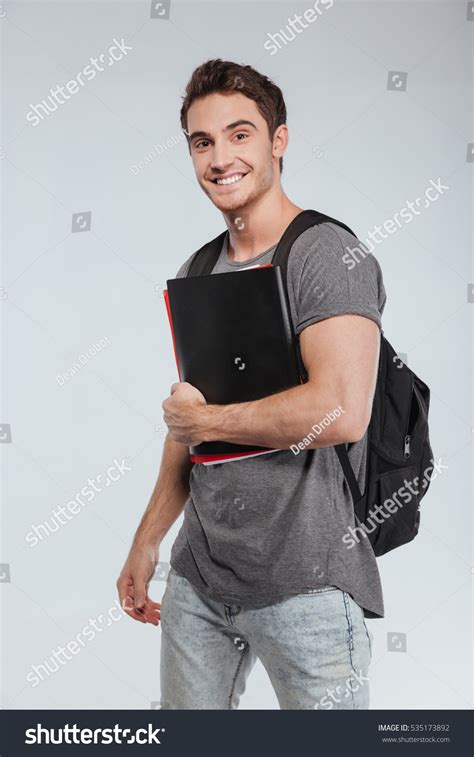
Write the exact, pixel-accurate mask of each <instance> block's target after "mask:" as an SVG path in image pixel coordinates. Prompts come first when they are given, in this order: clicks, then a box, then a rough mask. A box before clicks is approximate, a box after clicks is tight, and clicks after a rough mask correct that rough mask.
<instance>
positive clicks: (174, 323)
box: [165, 265, 301, 463]
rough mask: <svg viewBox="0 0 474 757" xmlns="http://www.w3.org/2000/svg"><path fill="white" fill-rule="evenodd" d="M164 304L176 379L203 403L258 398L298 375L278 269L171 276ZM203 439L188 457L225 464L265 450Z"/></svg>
mask: <svg viewBox="0 0 474 757" xmlns="http://www.w3.org/2000/svg"><path fill="white" fill-rule="evenodd" d="M167 285H168V289H167V290H166V291H165V302H166V307H167V311H168V317H169V320H170V326H171V331H172V337H173V345H174V351H175V356H176V363H177V366H178V374H179V378H180V381H187V382H189V383H190V384H192V385H193V386H195V387H196V388H197V389H199V390H200V391H201V392H202V394H203V395H204V397H205V398H206V401H207V402H208V403H210V404H234V403H238V402H248V401H251V400H256V399H261V398H262V397H267V396H269V395H271V394H275V393H277V392H280V391H283V390H285V389H289V388H291V387H292V386H297V385H298V384H299V383H300V381H301V378H300V373H299V370H298V361H297V354H296V348H295V336H294V332H293V327H292V322H291V317H290V313H289V309H288V303H287V299H286V293H285V290H284V287H283V283H282V279H281V271H280V268H279V267H274V266H272V265H269V266H261V267H255V268H249V269H244V270H242V271H236V272H231V273H217V274H209V275H204V276H190V277H188V278H180V279H171V280H169V281H168V282H167ZM271 451H272V450H268V449H267V448H263V447H255V446H249V445H241V444H232V443H229V442H204V443H202V444H199V445H197V446H195V447H191V448H190V454H191V459H192V460H193V462H204V463H210V462H226V461H230V460H235V459H240V458H242V457H247V456H249V455H255V454H263V453H266V452H271Z"/></svg>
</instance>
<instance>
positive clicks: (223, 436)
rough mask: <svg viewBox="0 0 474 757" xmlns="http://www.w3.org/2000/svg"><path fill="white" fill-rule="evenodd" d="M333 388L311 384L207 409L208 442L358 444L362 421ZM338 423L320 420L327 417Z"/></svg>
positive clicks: (313, 445)
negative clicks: (332, 417) (307, 440)
mask: <svg viewBox="0 0 474 757" xmlns="http://www.w3.org/2000/svg"><path fill="white" fill-rule="evenodd" d="M346 399H347V398H346V397H345V396H344V393H342V392H337V391H335V390H334V386H333V387H329V386H328V387H325V386H321V385H318V386H315V385H314V384H311V383H310V382H308V383H306V384H302V385H300V386H297V387H294V388H292V389H288V390H287V391H284V392H280V393H278V394H274V395H272V396H270V397H264V398H263V399H260V400H255V401H253V402H243V403H238V404H234V405H207V407H206V410H205V412H206V418H205V422H204V426H205V429H206V431H205V439H204V441H211V440H213V441H227V442H233V443H236V444H255V445H258V446H262V447H271V448H279V449H289V448H290V447H291V445H294V444H298V442H301V441H302V440H303V439H305V438H306V439H309V440H310V443H309V444H307V443H305V445H304V446H305V447H306V448H317V447H330V446H333V445H334V444H340V443H343V442H349V441H356V439H357V438H360V436H361V435H362V433H363V430H362V429H361V423H360V420H359V419H358V418H355V413H354V411H353V409H351V408H350V407H349V403H348V402H347V401H345V400H346ZM335 410H338V412H337V414H336V415H335V418H334V420H332V421H331V420H330V421H329V423H328V422H327V420H326V421H325V423H324V425H321V421H322V420H323V419H325V418H326V417H327V415H328V413H332V414H333V415H334V411H335Z"/></svg>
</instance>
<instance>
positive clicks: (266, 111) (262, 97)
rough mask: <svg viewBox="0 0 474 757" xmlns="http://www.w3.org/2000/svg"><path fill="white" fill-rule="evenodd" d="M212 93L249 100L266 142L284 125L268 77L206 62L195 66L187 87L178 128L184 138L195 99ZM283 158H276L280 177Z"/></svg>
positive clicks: (276, 89)
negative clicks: (265, 131) (265, 133)
mask: <svg viewBox="0 0 474 757" xmlns="http://www.w3.org/2000/svg"><path fill="white" fill-rule="evenodd" d="M214 92H219V93H221V94H232V93H235V92H240V93H241V94H242V95H245V97H248V98H249V99H250V100H253V101H254V102H255V103H256V105H257V108H258V109H259V111H260V113H261V114H262V116H263V118H264V119H265V121H266V122H267V126H268V131H269V134H270V139H273V135H274V134H275V131H276V129H277V128H278V126H281V124H285V123H286V106H285V101H284V99H283V94H282V91H281V89H280V88H279V87H277V85H276V84H274V83H273V82H272V81H271V80H270V79H268V77H266V76H264V75H263V74H260V73H259V72H258V71H256V70H255V69H254V68H252V66H241V65H240V64H239V63H232V62H231V61H228V60H221V59H220V58H217V59H215V60H208V61H206V63H203V64H202V65H200V66H198V68H196V69H195V70H194V71H193V74H192V76H191V78H190V80H189V82H188V84H187V87H186V94H185V95H184V97H183V105H182V107H181V113H180V118H181V126H182V128H183V129H184V131H185V132H186V134H187V130H188V110H189V108H190V107H191V105H192V104H193V102H194V101H195V100H197V99H198V98H199V97H206V95H211V94H213V93H214ZM282 171H283V158H280V173H281V172H282Z"/></svg>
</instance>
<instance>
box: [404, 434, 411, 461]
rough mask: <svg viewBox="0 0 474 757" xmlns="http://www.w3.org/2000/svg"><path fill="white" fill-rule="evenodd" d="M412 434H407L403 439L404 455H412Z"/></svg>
mask: <svg viewBox="0 0 474 757" xmlns="http://www.w3.org/2000/svg"><path fill="white" fill-rule="evenodd" d="M410 438H411V437H410V434H407V435H406V436H405V438H404V440H403V455H404V457H410Z"/></svg>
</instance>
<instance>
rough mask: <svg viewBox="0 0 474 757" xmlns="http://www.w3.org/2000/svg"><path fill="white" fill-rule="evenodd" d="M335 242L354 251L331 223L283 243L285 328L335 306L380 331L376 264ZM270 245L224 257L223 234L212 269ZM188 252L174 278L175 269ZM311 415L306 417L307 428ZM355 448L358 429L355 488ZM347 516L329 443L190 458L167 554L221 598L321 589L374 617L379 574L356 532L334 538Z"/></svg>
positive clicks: (269, 600)
mask: <svg viewBox="0 0 474 757" xmlns="http://www.w3.org/2000/svg"><path fill="white" fill-rule="evenodd" d="M347 245H349V246H350V247H351V248H354V247H355V246H357V243H356V240H355V239H354V237H353V236H351V235H350V234H349V233H348V232H346V231H345V230H344V229H342V228H341V227H339V226H337V225H336V224H333V223H324V224H321V225H319V226H314V227H312V228H310V229H308V230H307V231H305V232H304V233H303V234H302V235H301V236H300V237H299V238H298V239H297V240H296V242H295V243H294V245H293V248H292V250H291V254H290V258H289V263H288V295H289V300H290V308H291V316H292V320H293V324H294V328H295V331H296V333H297V334H299V333H301V331H303V329H305V328H306V327H307V326H310V325H311V324H313V323H317V322H318V321H322V320H324V319H325V318H330V317H332V316H336V315H341V314H343V313H355V314H358V315H362V316H366V317H367V318H370V319H371V320H373V321H375V322H376V323H377V324H378V326H379V327H381V314H382V312H383V309H384V306H385V300H386V295H385V289H384V285H383V280H382V272H381V270H380V266H379V264H378V262H377V260H376V259H375V258H374V257H373V255H371V254H369V253H367V256H366V257H365V258H362V259H361V260H360V261H359V262H358V263H357V264H356V265H353V266H352V267H351V268H350V267H349V266H348V265H347V264H346V263H345V262H344V261H343V255H344V254H345V253H346V246H347ZM274 251H275V247H272V248H270V249H269V250H266V251H264V252H262V253H261V254H260V255H257V256H256V257H254V258H252V259H251V260H246V261H244V262H233V261H230V260H229V259H228V257H227V237H226V241H225V242H224V246H223V249H222V252H221V254H220V257H219V259H218V261H217V263H216V265H215V267H214V270H213V273H225V272H228V271H238V270H239V269H240V270H241V269H242V268H245V267H247V266H249V265H254V264H260V265H265V264H266V263H270V262H271V260H272V256H273V253H274ZM191 257H192V256H190V258H188V260H187V261H186V262H185V263H184V264H183V265H182V266H181V268H180V269H179V271H178V274H177V276H178V277H181V276H184V275H186V271H187V269H188V265H189V262H190V260H191ZM359 257H360V256H359ZM329 409H330V410H332V408H329ZM329 409H328V410H329ZM318 420H319V419H314V418H312V417H310V418H309V419H308V425H309V427H311V426H312V425H313V424H314V423H315V421H318ZM366 451H367V434H365V435H364V437H363V438H362V439H361V440H360V441H358V442H356V443H355V444H353V445H352V447H351V449H350V451H349V457H350V460H351V463H352V467H353V468H354V472H355V475H356V477H357V480H358V483H359V486H360V488H361V491H363V489H364V484H365V481H364V479H365V461H366ZM353 524H354V514H353V504H352V499H351V494H350V491H349V489H348V487H347V485H346V483H345V480H344V476H343V473H342V469H341V466H340V463H339V460H338V458H337V455H336V452H335V450H334V447H326V448H320V449H314V450H308V449H305V450H304V451H300V453H299V454H298V455H295V454H294V453H293V452H292V451H291V450H290V449H288V450H281V451H278V452H272V453H269V454H266V455H261V456H259V457H254V458H250V459H245V460H239V461H233V462H228V463H222V464H217V465H201V464H194V466H193V468H192V470H191V474H190V495H189V497H188V499H187V501H186V504H185V508H184V521H183V524H182V526H181V529H180V531H179V533H178V536H177V537H176V540H175V542H174V544H173V547H172V550H171V560H170V562H171V566H172V567H173V568H174V569H175V570H176V571H177V572H178V573H180V574H181V575H183V576H185V577H186V578H187V579H188V580H189V581H190V582H191V583H192V584H193V586H194V587H195V588H196V589H197V590H198V591H200V592H201V593H204V594H205V595H206V596H208V597H209V598H211V599H213V600H215V601H218V602H222V603H225V604H228V605H235V604H237V605H240V606H242V607H246V608H259V607H265V606H266V605H270V604H274V603H276V602H279V601H282V600H283V599H286V598H289V597H291V596H294V595H296V594H299V593H301V592H303V591H307V590H309V589H315V588H319V587H322V586H327V585H330V586H337V587H339V588H340V589H343V590H345V591H347V592H348V593H349V594H350V595H351V596H352V597H353V599H354V600H355V601H356V602H357V603H358V604H359V605H360V606H361V607H362V608H363V611H364V615H365V617H369V618H370V617H383V616H384V606H383V597H382V587H381V583H380V576H379V572H378V568H377V564H376V559H375V556H374V553H373V550H372V547H371V546H370V543H369V541H368V539H367V538H362V539H361V541H360V542H358V543H356V545H355V546H353V547H352V548H351V549H349V548H348V547H347V546H346V544H345V543H344V542H343V541H342V537H343V535H344V534H345V533H346V532H347V529H348V527H349V525H353Z"/></svg>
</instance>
